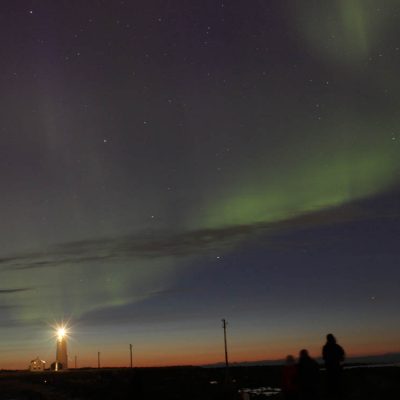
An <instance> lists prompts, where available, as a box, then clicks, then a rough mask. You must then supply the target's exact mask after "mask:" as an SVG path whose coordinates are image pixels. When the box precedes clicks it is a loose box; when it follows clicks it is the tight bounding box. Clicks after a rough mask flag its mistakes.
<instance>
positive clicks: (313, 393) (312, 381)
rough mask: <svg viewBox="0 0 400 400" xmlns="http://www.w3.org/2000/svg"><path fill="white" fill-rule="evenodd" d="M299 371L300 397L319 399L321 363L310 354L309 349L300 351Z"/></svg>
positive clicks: (312, 399)
mask: <svg viewBox="0 0 400 400" xmlns="http://www.w3.org/2000/svg"><path fill="white" fill-rule="evenodd" d="M298 373H299V389H300V390H299V393H300V399H302V400H315V399H318V391H319V365H318V363H317V362H316V361H315V360H314V359H312V358H311V357H310V356H309V354H308V351H307V350H301V351H300V357H299V363H298Z"/></svg>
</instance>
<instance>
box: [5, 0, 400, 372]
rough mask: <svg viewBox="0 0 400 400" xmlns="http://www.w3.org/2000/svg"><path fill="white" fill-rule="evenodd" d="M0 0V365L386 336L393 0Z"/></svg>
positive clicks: (391, 243)
mask: <svg viewBox="0 0 400 400" xmlns="http://www.w3.org/2000/svg"><path fill="white" fill-rule="evenodd" d="M306 3H307V4H306ZM0 11H1V12H0V18H1V31H2V37H3V44H2V46H1V48H0V51H1V57H0V59H1V67H0V70H1V87H2V90H1V94H0V104H1V119H0V129H1V131H0V132H1V144H0V182H1V188H2V191H1V192H2V195H1V197H0V220H1V230H0V243H1V253H0V274H1V280H0V281H1V284H0V310H1V314H0V332H1V333H0V337H1V341H0V368H24V367H25V366H26V365H27V363H28V362H29V361H30V360H31V359H33V358H34V357H36V356H38V355H39V356H40V357H41V358H42V359H45V360H46V361H48V362H51V361H53V360H52V357H53V353H54V346H53V342H52V340H53V339H52V328H51V326H52V325H54V324H55V323H56V322H59V321H62V320H63V321H67V320H68V321H70V328H71V329H70V332H71V339H70V340H71V342H70V343H69V351H70V357H71V356H72V357H73V355H74V354H77V355H78V357H79V363H80V365H81V366H84V365H95V364H96V355H97V351H101V352H102V355H103V363H104V364H105V365H114V366H115V365H122V366H126V365H128V357H127V354H128V353H127V352H128V348H127V345H128V344H129V343H132V344H133V347H134V349H135V351H134V354H135V356H134V359H135V363H137V365H171V364H202V363H211V362H217V361H221V360H222V358H223V349H222V348H221V340H222V337H221V334H222V332H221V327H220V320H221V318H223V317H224V318H227V319H228V321H229V330H228V334H229V343H230V351H231V359H232V360H234V361H240V360H257V359H278V358H283V357H284V356H285V355H286V354H288V353H290V352H291V353H297V351H298V350H299V349H300V348H303V347H306V348H309V349H310V351H311V353H312V354H314V355H316V356H317V355H318V354H319V351H320V347H321V345H322V341H323V338H324V335H325V334H326V333H327V332H328V331H329V332H330V331H332V332H334V333H335V334H336V335H337V336H338V338H339V339H340V341H341V343H343V345H344V346H345V348H346V350H347V352H348V353H349V354H350V355H351V354H357V355H358V354H376V353H380V352H392V351H400V347H399V344H398V343H399V337H400V322H399V319H398V311H397V306H398V304H399V301H400V291H399V287H400V270H399V267H398V266H399V261H400V250H399V249H398V241H399V237H400V235H399V234H400V232H399V231H400V228H399V216H400V202H399V200H400V198H399V193H400V191H399V189H400V188H399V180H400V157H399V150H400V119H399V118H400V113H399V110H400V84H399V83H400V80H399V78H398V71H399V69H400V39H399V38H400V28H399V26H400V24H399V22H400V4H398V2H397V1H394V0H381V1H372V0H332V1H330V2H329V4H325V3H324V4H323V5H322V4H321V2H318V1H310V2H300V1H288V2H282V1H278V0H276V1H263V0H257V1H254V2H248V1H244V0H237V1H227V0H220V1H214V0H206V1H202V2H176V1H161V0H160V1H133V0H132V1H128V0H125V1H111V0H103V1H100V0H87V1H75V0H72V1H71V0H69V1H66V0H65V1H64V0H58V1H33V0H32V1H24V0H22V1H18V2H13V1H4V2H2V4H1V10H0Z"/></svg>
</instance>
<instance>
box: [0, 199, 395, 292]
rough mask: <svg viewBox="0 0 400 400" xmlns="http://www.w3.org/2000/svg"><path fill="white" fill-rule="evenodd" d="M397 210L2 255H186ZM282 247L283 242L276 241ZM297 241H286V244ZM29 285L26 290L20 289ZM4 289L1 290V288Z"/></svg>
mask: <svg viewBox="0 0 400 400" xmlns="http://www.w3.org/2000/svg"><path fill="white" fill-rule="evenodd" d="M398 216H399V213H398V212H397V210H396V212H395V213H394V214H393V212H391V213H389V212H388V213H387V214H385V215H382V214H380V215H379V216H377V215H376V214H374V213H371V210H370V209H369V208H368V207H360V206H354V205H347V206H343V207H338V208H334V209H329V210H324V211H318V212H314V213H309V214H305V215H302V216H298V217H295V218H292V219H287V220H283V221H279V222H274V223H256V224H250V225H235V226H227V227H221V228H217V229H198V230H191V231H183V232H178V233H176V232H165V231H163V232H152V233H143V234H134V235H126V236H111V237H105V238H96V239H88V240H81V241H75V242H68V243H64V244H61V245H57V246H53V247H50V248H48V249H46V250H44V251H38V252H32V253H24V254H19V255H18V254H17V255H13V256H10V257H4V258H1V259H0V266H2V267H3V271H4V270H27V269H42V268H50V267H51V268H54V267H59V266H74V265H81V264H82V263H90V262H102V261H111V260H112V261H115V260H126V259H132V258H160V257H185V256H195V255H199V254H206V253H207V252H212V251H217V250H218V251H221V250H223V249H227V248H232V247H233V246H235V245H237V244H238V243H240V242H242V241H245V240H247V239H254V238H255V237H257V236H260V237H261V236H262V237H263V238H265V237H267V238H269V239H270V240H269V242H268V241H267V243H265V242H264V244H265V245H268V243H269V245H274V240H273V238H274V236H275V235H277V234H279V233H280V232H284V231H287V230H295V229H310V228H313V227H317V226H321V225H331V224H344V223H348V222H352V221H356V220H362V219H373V218H377V217H380V218H394V217H398ZM275 244H277V245H279V246H282V245H284V244H282V243H279V242H277V243H275ZM290 245H293V244H290V243H289V244H288V246H290ZM22 290H28V289H25V288H24V289H22ZM0 293H1V292H0Z"/></svg>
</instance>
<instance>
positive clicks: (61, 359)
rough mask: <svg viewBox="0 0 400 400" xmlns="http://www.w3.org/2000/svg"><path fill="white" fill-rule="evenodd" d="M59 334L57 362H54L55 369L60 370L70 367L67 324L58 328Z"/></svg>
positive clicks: (57, 333) (57, 332)
mask: <svg viewBox="0 0 400 400" xmlns="http://www.w3.org/2000/svg"><path fill="white" fill-rule="evenodd" d="M56 335H57V348H56V362H55V363H54V370H55V371H60V370H63V369H68V355H67V329H66V328H65V326H59V327H57V330H56Z"/></svg>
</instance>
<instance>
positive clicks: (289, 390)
mask: <svg viewBox="0 0 400 400" xmlns="http://www.w3.org/2000/svg"><path fill="white" fill-rule="evenodd" d="M298 378H299V377H298V369H297V365H296V360H295V359H294V357H293V356H291V355H289V356H287V357H286V364H285V366H284V367H283V372H282V392H283V396H284V398H285V399H287V400H295V399H298V395H299V386H298Z"/></svg>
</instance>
